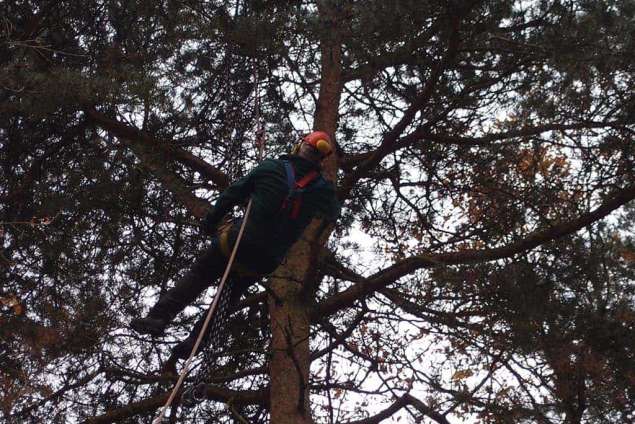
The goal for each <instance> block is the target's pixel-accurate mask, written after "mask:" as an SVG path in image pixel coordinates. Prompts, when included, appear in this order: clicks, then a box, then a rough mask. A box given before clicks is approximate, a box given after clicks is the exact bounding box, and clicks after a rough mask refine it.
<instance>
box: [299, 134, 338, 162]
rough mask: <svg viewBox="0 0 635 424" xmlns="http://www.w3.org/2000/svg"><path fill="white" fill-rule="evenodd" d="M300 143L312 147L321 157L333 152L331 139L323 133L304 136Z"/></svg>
mask: <svg viewBox="0 0 635 424" xmlns="http://www.w3.org/2000/svg"><path fill="white" fill-rule="evenodd" d="M302 141H304V142H305V143H307V144H310V145H311V146H313V147H314V148H315V149H316V150H317V151H319V152H320V153H321V154H322V156H323V157H326V156H328V155H330V154H331V153H332V152H333V147H332V146H331V137H329V135H328V134H327V133H325V132H324V131H313V132H312V133H309V134H307V135H305V136H304V137H303V138H302Z"/></svg>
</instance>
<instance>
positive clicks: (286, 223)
mask: <svg viewBox="0 0 635 424" xmlns="http://www.w3.org/2000/svg"><path fill="white" fill-rule="evenodd" d="M284 160H288V161H289V162H290V163H291V165H292V166H293V169H294V171H295V178H296V181H297V180H299V179H300V178H302V177H303V176H304V175H305V174H306V173H307V172H309V171H311V170H313V169H315V170H318V171H319V167H318V166H317V165H316V164H314V163H313V162H310V161H308V160H305V159H303V158H301V157H299V156H294V155H289V156H287V155H284V156H282V157H281V158H280V159H265V160H264V161H262V162H261V163H260V164H259V165H258V166H257V167H256V168H254V169H253V170H252V171H251V172H250V173H249V174H247V175H246V176H245V177H243V178H241V179H240V180H238V181H236V182H235V183H234V184H232V185H231V186H230V187H228V188H227V189H226V190H225V191H224V192H223V193H221V195H220V197H219V198H218V200H217V201H216V204H215V205H214V208H213V209H212V210H210V212H209V213H208V215H207V216H206V217H205V223H204V225H205V227H207V228H210V227H214V226H216V225H217V224H218V223H219V222H221V220H222V219H223V217H224V216H225V215H226V214H227V213H228V212H230V211H231V210H232V208H233V207H234V206H235V205H238V204H241V203H246V201H247V199H249V198H250V197H251V199H252V206H251V212H250V214H249V218H248V220H247V226H246V227H245V234H244V235H243V239H242V241H241V243H240V247H239V255H238V261H239V262H240V263H241V264H244V265H247V266H250V265H251V266H252V268H254V269H255V270H258V271H260V272H263V273H268V272H271V271H273V269H275V268H276V267H277V266H278V265H279V264H280V262H282V260H283V259H284V256H285V255H286V253H287V251H288V250H289V248H290V247H291V245H293V243H295V242H296V241H297V240H298V238H300V236H301V234H302V232H303V231H304V229H305V228H306V227H307V225H309V223H310V222H311V220H312V219H313V218H323V219H326V220H329V221H335V220H336V219H337V217H338V216H339V214H340V204H339V202H338V201H337V198H336V196H335V187H334V186H333V184H332V183H331V182H329V181H326V184H320V185H317V186H315V187H311V188H309V189H307V190H306V191H305V192H304V193H303V194H302V195H301V197H302V204H301V209H300V213H299V215H298V217H297V218H295V219H292V218H290V217H289V215H288V213H286V214H285V213H283V212H281V208H282V204H283V202H284V200H285V198H286V197H287V195H288V193H289V187H288V183H287V174H286V171H285V167H284ZM239 227H240V226H239V225H238V224H237V223H236V224H235V225H233V226H232V230H231V232H230V240H231V243H232V245H233V242H234V241H235V239H236V237H237V234H238V229H239Z"/></svg>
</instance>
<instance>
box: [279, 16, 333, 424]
mask: <svg viewBox="0 0 635 424" xmlns="http://www.w3.org/2000/svg"><path fill="white" fill-rule="evenodd" d="M320 15H321V18H322V20H323V22H324V23H325V25H328V26H331V27H332V29H335V17H334V16H332V15H331V16H329V15H330V13H328V11H325V10H323V8H320ZM325 33H326V34H328V37H329V38H328V39H323V40H322V43H321V56H322V65H321V66H322V75H321V83H320V95H319V99H318V104H317V105H316V106H317V107H316V111H315V117H314V129H319V130H323V131H326V132H328V133H329V134H331V136H332V137H333V140H335V137H334V134H335V129H336V128H337V120H338V108H339V102H340V96H341V90H342V83H341V73H342V69H341V51H340V43H339V40H338V39H337V36H336V35H335V34H336V31H325ZM325 162H326V163H325V164H324V174H325V176H326V177H327V178H328V179H331V180H334V179H335V175H336V174H337V154H333V155H331V156H330V157H329V158H328V160H327V161H325ZM318 227H320V225H319V224H318V223H316V222H314V223H313V224H312V225H311V226H310V227H309V228H308V229H307V231H306V232H305V237H303V238H302V239H301V240H300V241H299V242H298V243H296V245H295V246H294V247H293V248H292V249H291V252H290V253H289V256H288V257H287V262H286V264H285V265H284V266H283V267H281V268H279V269H278V270H277V271H276V272H275V273H274V274H275V277H274V278H272V280H271V288H272V290H273V292H274V293H275V296H270V297H269V316H270V320H271V337H272V342H271V346H272V352H271V363H270V376H271V398H270V399H271V423H272V424H308V423H313V419H312V417H311V409H310V405H311V404H310V392H309V383H310V382H309V375H310V373H309V369H310V366H311V361H310V349H309V342H310V324H311V323H310V321H309V315H308V313H309V306H310V300H311V299H310V298H307V295H308V296H309V297H310V296H314V294H315V293H314V289H313V284H311V281H307V275H310V274H311V270H312V269H313V266H314V264H313V263H312V262H313V261H314V259H313V257H314V255H313V254H312V253H313V252H314V250H313V249H312V248H311V246H312V245H314V241H315V242H317V243H320V244H323V243H325V242H326V238H327V237H328V236H327V233H328V232H318ZM307 284H308V285H309V287H305V285H307Z"/></svg>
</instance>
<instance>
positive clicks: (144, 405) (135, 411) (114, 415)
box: [84, 384, 269, 424]
mask: <svg viewBox="0 0 635 424" xmlns="http://www.w3.org/2000/svg"><path fill="white" fill-rule="evenodd" d="M182 393H183V390H182V389H181V390H180V391H179V393H178V395H177V396H179V397H180V396H181V394H182ZM169 395H170V392H164V393H161V394H159V395H156V396H153V397H150V398H147V399H143V400H141V401H139V402H133V403H131V404H129V405H127V406H124V407H122V408H118V409H113V410H110V411H108V412H106V413H105V414H103V415H99V416H96V417H92V418H88V419H87V420H86V421H85V422H84V424H101V423H112V422H117V421H123V420H125V419H128V418H130V417H133V416H135V415H139V414H147V413H149V412H152V411H154V410H156V409H158V408H160V407H161V406H163V405H164V404H165V402H166V400H167V399H168V396H169ZM205 398H206V399H208V400H214V401H217V402H223V403H231V404H232V405H234V406H238V407H240V406H245V405H266V404H267V402H268V399H269V389H268V388H264V389H261V390H240V391H238V390H231V389H226V388H223V387H219V386H214V385H212V384H208V385H206V386H205Z"/></svg>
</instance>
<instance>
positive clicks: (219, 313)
mask: <svg viewBox="0 0 635 424" xmlns="http://www.w3.org/2000/svg"><path fill="white" fill-rule="evenodd" d="M259 91H260V80H259V76H258V67H257V64H256V63H254V98H255V99H254V115H255V120H256V140H255V144H256V146H257V148H258V161H260V160H262V157H263V154H264V148H265V136H264V125H263V123H262V122H261V119H260V97H259ZM251 204H252V201H251V199H250V200H249V202H248V203H247V208H246V209H245V213H244V216H243V220H242V223H241V225H240V230H239V231H238V237H237V238H236V242H235V243H234V247H233V249H232V251H231V254H230V256H229V260H228V261H227V267H226V268H225V272H224V273H223V276H222V278H221V280H220V283H219V285H218V289H217V290H216V294H215V295H214V300H212V304H211V305H210V307H209V310H208V312H207V315H206V317H205V321H204V322H203V326H202V327H201V330H200V332H199V334H198V336H197V338H196V342H195V343H194V347H193V348H192V352H191V353H190V356H189V357H188V358H187V360H186V361H185V365H183V370H182V371H181V374H180V375H179V378H178V380H177V382H176V384H175V385H174V388H173V389H172V392H171V393H170V396H169V397H168V399H167V401H166V402H165V405H163V407H162V408H161V410H160V411H159V415H158V416H157V418H155V419H154V421H152V424H161V423H162V421H163V418H164V417H165V412H166V410H167V409H168V408H169V407H170V406H171V405H172V402H173V401H174V398H175V397H176V395H177V394H178V392H179V389H180V388H181V385H182V384H183V381H184V380H185V377H186V376H187V374H188V372H189V371H190V365H191V364H192V361H193V360H194V357H195V356H196V354H197V352H198V348H199V347H200V345H201V343H202V341H203V338H204V337H205V334H206V332H207V329H208V327H209V326H210V322H212V318H214V317H216V318H215V320H214V324H213V325H212V327H211V330H212V331H213V332H212V334H211V339H212V341H216V340H214V339H216V338H217V337H219V336H220V334H221V332H220V329H221V328H222V325H223V324H224V321H226V320H227V316H226V315H227V313H228V309H229V299H230V298H231V287H230V285H227V286H226V285H225V283H226V281H227V277H228V276H229V274H230V271H231V269H232V265H233V264H234V260H235V258H236V252H237V251H238V246H239V244H240V241H241V239H242V237H243V232H244V230H245V224H246V223H247V218H248V217H249V213H250V212H251ZM200 389H201V387H200V383H199V384H196V385H194V386H193V390H192V397H193V398H194V399H195V400H196V399H197V398H199V399H201V400H202V397H204V393H202V392H201V390H200ZM184 394H185V393H184Z"/></svg>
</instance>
